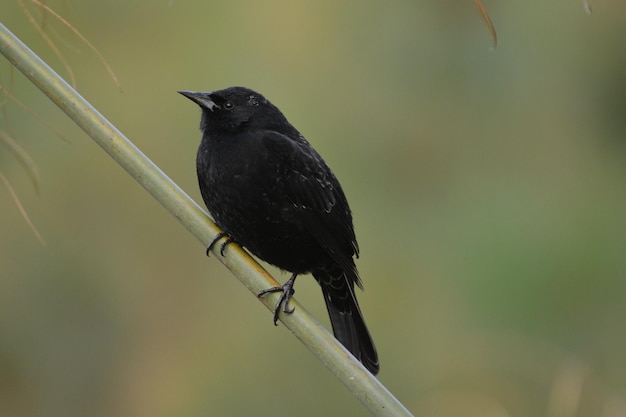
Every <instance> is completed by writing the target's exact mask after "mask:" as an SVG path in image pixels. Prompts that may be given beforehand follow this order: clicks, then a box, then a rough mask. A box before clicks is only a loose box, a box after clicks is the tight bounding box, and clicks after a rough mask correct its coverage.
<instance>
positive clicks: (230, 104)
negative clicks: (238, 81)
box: [224, 101, 235, 110]
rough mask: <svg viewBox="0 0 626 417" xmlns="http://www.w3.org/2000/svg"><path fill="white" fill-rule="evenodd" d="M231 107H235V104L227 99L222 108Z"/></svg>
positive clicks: (228, 108)
mask: <svg viewBox="0 0 626 417" xmlns="http://www.w3.org/2000/svg"><path fill="white" fill-rule="evenodd" d="M233 107H235V105H234V104H233V103H231V102H230V101H227V102H226V103H224V109H225V110H230V109H232V108H233Z"/></svg>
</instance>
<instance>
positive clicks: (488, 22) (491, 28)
mask: <svg viewBox="0 0 626 417" xmlns="http://www.w3.org/2000/svg"><path fill="white" fill-rule="evenodd" d="M475 1H476V6H477V7H478V10H479V11H480V15H481V16H482V17H483V20H484V21H485V24H486V25H487V29H489V33H491V37H492V38H493V47H494V48H496V47H497V46H498V34H497V33H496V28H495V26H494V25H493V22H492V21H491V18H490V17H489V13H487V9H485V6H483V3H482V1H481V0H475Z"/></svg>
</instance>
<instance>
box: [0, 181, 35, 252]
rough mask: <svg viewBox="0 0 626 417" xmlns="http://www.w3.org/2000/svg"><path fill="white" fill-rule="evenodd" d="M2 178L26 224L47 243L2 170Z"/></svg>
mask: <svg viewBox="0 0 626 417" xmlns="http://www.w3.org/2000/svg"><path fill="white" fill-rule="evenodd" d="M0 180H2V182H3V183H4V186H5V187H6V188H7V190H9V194H11V198H12V199H13V201H14V202H15V205H16V206H17V208H18V210H19V211H20V213H21V214H22V217H23V218H24V220H25V221H26V224H28V227H30V230H32V231H33V234H34V235H35V237H37V240H39V241H40V242H41V244H42V245H45V244H46V241H45V240H44V238H43V237H42V236H41V234H39V231H37V228H36V227H35V225H34V224H33V222H32V221H30V217H28V213H26V210H24V207H23V206H22V203H21V202H20V199H19V198H18V197H17V194H15V191H14V190H13V187H11V183H10V182H9V180H7V178H6V177H5V176H4V175H3V174H2V172H0Z"/></svg>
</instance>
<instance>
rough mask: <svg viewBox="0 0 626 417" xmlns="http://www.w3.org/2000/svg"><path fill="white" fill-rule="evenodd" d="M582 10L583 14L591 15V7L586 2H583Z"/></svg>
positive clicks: (584, 0) (585, 0) (586, 0)
mask: <svg viewBox="0 0 626 417" xmlns="http://www.w3.org/2000/svg"><path fill="white" fill-rule="evenodd" d="M583 8H584V9H585V13H587V14H589V15H590V14H591V5H590V4H589V1H588V0H583Z"/></svg>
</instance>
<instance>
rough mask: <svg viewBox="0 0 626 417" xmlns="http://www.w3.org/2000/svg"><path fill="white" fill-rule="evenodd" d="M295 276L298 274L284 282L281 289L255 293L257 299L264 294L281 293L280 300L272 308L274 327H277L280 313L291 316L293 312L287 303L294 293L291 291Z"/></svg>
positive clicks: (275, 288) (269, 289) (276, 288)
mask: <svg viewBox="0 0 626 417" xmlns="http://www.w3.org/2000/svg"><path fill="white" fill-rule="evenodd" d="M297 276H298V274H293V275H292V276H291V278H289V279H288V280H287V282H285V283H284V284H283V286H282V287H272V288H268V289H266V290H262V291H259V292H258V293H257V295H256V296H257V297H259V298H261V297H263V296H264V295H265V294H269V293H274V292H281V293H282V294H281V295H280V298H279V299H278V302H277V303H276V307H274V326H278V324H277V322H278V314H279V313H280V312H281V311H282V312H283V313H287V314H291V313H293V311H294V310H295V308H289V301H290V300H291V297H292V296H293V295H294V293H295V292H296V291H295V290H294V289H293V285H294V283H295V282H296V277H297ZM281 306H282V309H281Z"/></svg>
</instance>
